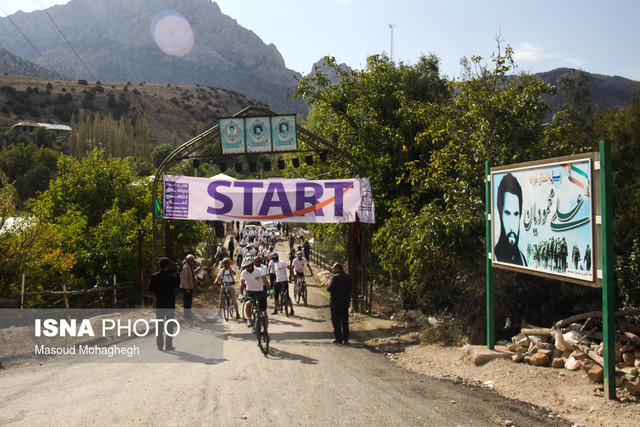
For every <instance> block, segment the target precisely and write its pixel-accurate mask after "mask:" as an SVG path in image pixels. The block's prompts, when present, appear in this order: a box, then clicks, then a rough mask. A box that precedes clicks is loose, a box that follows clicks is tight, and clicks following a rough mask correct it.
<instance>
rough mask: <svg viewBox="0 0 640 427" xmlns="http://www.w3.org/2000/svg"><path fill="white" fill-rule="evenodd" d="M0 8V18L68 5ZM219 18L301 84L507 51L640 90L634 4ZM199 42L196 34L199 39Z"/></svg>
mask: <svg viewBox="0 0 640 427" xmlns="http://www.w3.org/2000/svg"><path fill="white" fill-rule="evenodd" d="M66 2H67V1H65V0H0V8H2V10H1V11H0V15H2V16H5V14H12V13H15V12H16V11H17V10H23V11H25V12H28V11H32V10H39V9H42V7H43V6H44V7H50V6H52V5H54V4H63V3H66ZM217 3H218V4H219V5H220V9H221V10H222V12H223V13H224V14H226V15H229V16H231V17H232V18H234V19H235V20H236V21H237V22H238V23H239V24H240V25H242V26H243V27H245V28H247V29H249V30H251V31H253V32H254V33H255V34H257V35H258V36H259V37H260V38H261V39H262V40H263V41H264V42H265V43H267V44H270V43H273V44H274V45H275V46H276V47H277V48H278V50H279V52H280V53H281V54H282V56H283V58H284V60H285V63H286V66H287V67H288V68H290V69H293V70H295V71H298V72H300V73H302V74H307V73H309V72H310V71H311V67H312V64H313V63H314V62H316V61H317V60H318V59H320V58H322V57H323V56H324V55H332V56H334V57H335V58H336V59H337V60H338V61H339V62H344V63H346V64H347V65H349V66H351V67H353V68H359V69H361V68H363V67H364V66H365V64H366V58H367V56H369V55H372V54H376V53H382V52H385V53H387V54H389V53H390V50H391V29H390V28H389V24H393V25H394V27H393V46H394V59H395V60H396V61H403V62H405V63H415V62H416V61H417V60H418V58H419V57H420V55H421V54H429V53H434V54H436V55H437V56H438V57H439V58H440V64H441V73H442V74H444V75H447V76H449V77H457V76H459V75H460V65H459V64H460V58H462V57H465V56H466V57H467V58H470V57H471V56H474V55H476V56H482V57H483V58H485V59H486V60H487V61H488V60H489V58H490V56H491V54H492V53H494V52H495V51H496V49H497V42H496V38H497V37H498V36H499V35H500V36H501V39H502V40H503V41H502V46H503V47H504V46H506V45H510V46H511V47H512V48H513V49H514V51H515V55H516V64H517V66H518V70H519V71H526V72H533V73H535V72H541V71H549V70H551V69H554V68H558V67H571V68H579V69H582V70H585V71H588V72H591V73H598V74H606V75H618V76H622V77H627V78H630V79H633V80H640V27H639V26H638V25H637V20H638V17H639V16H640V0H612V1H609V2H605V1H602V0H580V1H577V0H553V1H551V0H537V1H535V2H533V1H525V0H502V1H497V0H482V1H480V0H448V1H443V0H435V1H432V0H394V1H390V0H386V1H382V0H219V1H217ZM196 37H197V34H196Z"/></svg>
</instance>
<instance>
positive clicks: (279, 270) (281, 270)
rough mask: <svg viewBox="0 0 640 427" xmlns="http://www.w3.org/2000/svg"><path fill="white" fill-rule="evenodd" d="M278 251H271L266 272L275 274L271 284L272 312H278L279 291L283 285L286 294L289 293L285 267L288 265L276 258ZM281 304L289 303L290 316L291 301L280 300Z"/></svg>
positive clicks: (282, 288)
mask: <svg viewBox="0 0 640 427" xmlns="http://www.w3.org/2000/svg"><path fill="white" fill-rule="evenodd" d="M278 258H279V257H278V253H277V252H273V253H272V254H271V261H269V267H268V272H269V274H274V275H275V283H274V285H273V292H274V298H275V308H274V309H273V313H271V314H276V313H277V312H278V305H279V304H280V293H281V292H282V291H283V290H284V287H285V286H286V287H287V288H286V289H287V295H288V294H289V281H288V280H287V269H288V267H289V265H288V264H287V262H286V261H284V260H279V259H278ZM281 303H282V304H289V305H290V306H291V316H293V301H291V298H289V301H282V302H281Z"/></svg>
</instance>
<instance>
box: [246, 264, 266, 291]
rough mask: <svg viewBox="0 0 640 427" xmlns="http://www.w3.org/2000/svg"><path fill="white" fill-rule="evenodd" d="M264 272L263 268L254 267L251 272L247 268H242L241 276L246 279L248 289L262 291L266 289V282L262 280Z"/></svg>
mask: <svg viewBox="0 0 640 427" xmlns="http://www.w3.org/2000/svg"><path fill="white" fill-rule="evenodd" d="M262 276H264V272H263V271H262V269H261V268H255V267H254V268H253V271H252V272H251V273H249V272H248V271H247V270H242V273H240V278H241V279H242V280H244V283H245V284H246V289H247V290H248V291H252V292H261V291H263V290H264V282H263V281H262Z"/></svg>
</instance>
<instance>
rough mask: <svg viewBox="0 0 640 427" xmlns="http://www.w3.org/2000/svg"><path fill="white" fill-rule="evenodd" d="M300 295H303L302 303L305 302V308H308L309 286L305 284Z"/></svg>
mask: <svg viewBox="0 0 640 427" xmlns="http://www.w3.org/2000/svg"><path fill="white" fill-rule="evenodd" d="M300 293H301V294H302V301H303V302H304V306H305V307H306V306H307V285H306V284H303V285H302V288H301V289H300Z"/></svg>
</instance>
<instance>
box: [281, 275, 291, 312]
mask: <svg viewBox="0 0 640 427" xmlns="http://www.w3.org/2000/svg"><path fill="white" fill-rule="evenodd" d="M283 310H284V314H286V316H287V317H289V315H290V314H291V298H289V284H288V283H285V284H283V285H282V290H280V303H279V305H278V311H279V312H280V313H282V311H283Z"/></svg>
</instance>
